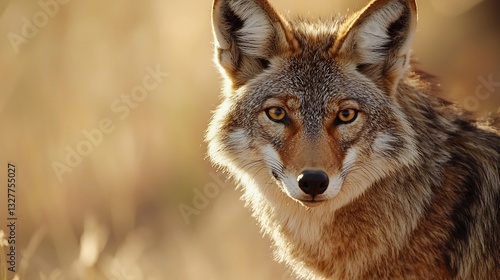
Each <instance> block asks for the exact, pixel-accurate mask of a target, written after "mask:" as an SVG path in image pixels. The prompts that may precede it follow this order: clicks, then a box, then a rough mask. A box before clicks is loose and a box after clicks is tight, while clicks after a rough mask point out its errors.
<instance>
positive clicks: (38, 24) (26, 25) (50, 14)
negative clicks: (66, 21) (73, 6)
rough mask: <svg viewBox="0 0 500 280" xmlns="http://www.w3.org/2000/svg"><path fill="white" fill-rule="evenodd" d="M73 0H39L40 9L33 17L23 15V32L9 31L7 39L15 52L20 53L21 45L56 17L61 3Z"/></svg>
mask: <svg viewBox="0 0 500 280" xmlns="http://www.w3.org/2000/svg"><path fill="white" fill-rule="evenodd" d="M70 1H71V0H39V1H38V6H39V7H40V9H39V10H38V11H36V12H35V13H33V15H32V16H31V18H28V17H22V18H21V22H22V27H21V34H17V33H15V32H9V33H8V34H7V39H9V42H10V45H11V46H12V49H14V52H15V53H19V51H20V47H21V45H25V44H27V43H28V42H29V40H30V39H33V38H35V36H36V35H38V32H39V31H40V29H42V28H44V27H45V26H46V25H47V24H48V23H49V20H50V19H52V18H54V17H55V16H56V15H57V14H58V13H59V10H60V8H61V5H66V4H68V3H69V2H70Z"/></svg>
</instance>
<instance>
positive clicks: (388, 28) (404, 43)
mask: <svg viewBox="0 0 500 280" xmlns="http://www.w3.org/2000/svg"><path fill="white" fill-rule="evenodd" d="M416 23H417V5H416V3H415V0H374V1H372V2H371V3H370V4H368V5H367V6H366V7H365V8H364V9H362V10H361V11H359V12H357V13H355V14H354V15H352V16H351V17H350V18H349V19H348V20H347V21H346V22H345V23H344V24H343V25H342V27H341V28H340V31H339V36H338V39H337V40H336V42H335V44H334V46H333V48H332V52H333V53H334V54H335V55H336V56H337V57H339V59H340V60H341V61H342V59H344V60H343V61H345V62H346V63H349V62H354V63H356V65H355V66H356V68H357V70H358V71H359V72H361V73H362V74H364V75H366V76H367V77H369V78H370V79H372V80H373V81H374V82H375V83H376V84H377V85H378V86H379V87H381V88H382V89H383V90H384V91H386V92H387V93H388V94H392V93H393V92H394V91H395V90H396V88H397V86H398V83H399V81H400V80H401V79H402V78H403V77H404V75H405V74H406V72H407V70H408V68H409V64H410V43H411V39H412V37H413V34H414V33H415V29H416Z"/></svg>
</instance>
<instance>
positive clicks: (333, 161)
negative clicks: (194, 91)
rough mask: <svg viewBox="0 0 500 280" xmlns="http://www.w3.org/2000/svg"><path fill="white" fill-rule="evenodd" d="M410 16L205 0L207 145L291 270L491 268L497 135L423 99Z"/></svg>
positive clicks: (480, 275)
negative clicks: (215, 96)
mask: <svg viewBox="0 0 500 280" xmlns="http://www.w3.org/2000/svg"><path fill="white" fill-rule="evenodd" d="M416 22H417V6H416V3H415V1H414V0H374V1H372V2H371V3H370V4H368V5H367V6H366V7H365V8H363V9H361V10H360V11H359V12H356V13H354V14H353V15H351V16H350V17H346V18H340V19H334V20H330V21H318V22H310V21H307V20H293V19H287V18H285V17H283V16H280V15H279V14H278V13H277V12H276V11H274V9H273V8H272V7H271V5H270V4H269V3H268V2H267V1H265V0H215V2H214V9H213V27H214V37H215V39H216V44H215V45H216V62H217V63H218V65H219V66H220V70H221V72H222V73H223V74H224V76H225V81H226V83H227V87H226V89H225V93H226V94H225V96H224V100H223V102H222V104H221V105H220V107H219V108H218V109H217V111H216V112H215V114H214V117H213V119H212V121H211V124H210V127H209V130H208V132H207V136H206V139H207V142H208V148H209V155H210V157H211V159H212V160H213V162H214V163H216V164H217V165H218V166H220V167H222V168H224V169H226V170H227V171H228V172H229V173H230V174H231V175H233V176H234V178H235V179H236V180H238V181H239V182H240V184H241V185H242V186H243V190H244V195H243V198H244V200H245V201H246V202H247V205H248V206H249V207H250V208H251V209H252V213H253V216H254V217H255V218H256V219H257V220H258V221H259V224H260V226H261V227H262V230H263V231H264V232H265V233H266V234H267V235H269V236H270V237H271V238H272V239H273V241H274V246H275V255H276V258H277V260H278V261H281V262H284V263H286V264H287V265H289V266H290V267H291V268H292V269H293V270H294V271H295V272H296V274H297V275H298V276H299V277H302V278H304V279H500V174H499V173H500V167H499V162H500V136H499V132H498V130H497V129H496V128H494V127H491V126H487V125H484V124H481V123H479V122H477V121H476V120H474V119H472V118H470V117H469V116H468V114H467V113H465V112H464V111H463V110H461V109H459V108H457V106H455V105H454V104H452V103H450V102H447V101H445V100H442V99H440V98H437V97H435V96H433V95H432V91H433V90H434V89H435V86H434V85H433V84H432V82H431V81H430V80H428V79H427V78H426V75H425V74H424V73H423V72H420V71H418V70H417V69H414V68H413V67H412V66H411V63H410V56H411V50H410V44H411V40H412V38H413V36H414V33H415V30H416ZM273 108H279V109H280V110H283V111H284V112H285V113H286V115H285V117H284V118H282V119H279V120H278V119H273V116H270V115H269V110H271V109H273ZM347 112H355V113H356V114H355V115H353V116H355V117H354V118H352V121H342V118H341V115H342V116H344V114H347ZM311 173H313V174H315V175H314V176H315V177H310V175H307V174H311ZM306 176H309V177H307V179H304V178H306ZM318 176H319V177H318ZM325 176H326V177H325ZM314 178H315V179H314ZM318 178H320V179H318ZM325 178H327V179H325ZM314 180H321V182H322V183H323V185H322V187H321V188H320V187H319V185H318V187H317V188H315V189H314V190H313V191H311V189H309V186H310V185H311V186H312V185H314V184H315V183H314V182H315V181H314ZM304 182H305V183H304Z"/></svg>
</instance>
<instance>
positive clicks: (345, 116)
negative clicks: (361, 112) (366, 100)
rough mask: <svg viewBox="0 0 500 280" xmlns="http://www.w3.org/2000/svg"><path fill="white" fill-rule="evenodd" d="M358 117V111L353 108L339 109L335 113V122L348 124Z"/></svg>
mask: <svg viewBox="0 0 500 280" xmlns="http://www.w3.org/2000/svg"><path fill="white" fill-rule="evenodd" d="M357 117H358V111H356V110H354V109H345V110H342V111H340V113H339V114H338V115H337V123H338V124H348V123H352V122H353V121H355V120H356V118H357Z"/></svg>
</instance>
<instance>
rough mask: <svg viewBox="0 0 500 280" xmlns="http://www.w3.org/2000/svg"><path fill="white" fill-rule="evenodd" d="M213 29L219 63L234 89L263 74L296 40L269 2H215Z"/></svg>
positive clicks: (246, 0) (260, 0) (263, 0)
mask: <svg viewBox="0 0 500 280" xmlns="http://www.w3.org/2000/svg"><path fill="white" fill-rule="evenodd" d="M212 27H213V33H214V37H215V47H216V53H215V55H216V60H217V62H218V63H219V65H220V66H221V67H222V69H223V72H225V73H226V74H227V77H228V79H229V81H230V82H231V84H232V86H233V88H238V87H240V86H241V85H243V84H245V83H246V82H247V81H248V80H249V79H251V78H253V77H254V76H255V75H257V74H258V73H260V72H262V71H263V70H264V69H265V68H267V67H268V66H269V60H270V59H271V58H272V57H273V56H276V55H278V54H280V53H283V52H286V51H288V50H290V49H291V48H292V45H293V44H294V41H295V40H294V39H293V36H292V35H291V32H290V31H289V30H288V25H287V23H286V22H285V21H284V20H283V19H282V18H281V17H280V16H279V15H278V14H277V13H276V12H275V11H274V9H273V8H272V7H271V6H270V5H269V3H268V2H267V1H266V0H215V1H214V3H213V13H212ZM290 43H291V44H292V45H291V44H290ZM295 44H296V43H295Z"/></svg>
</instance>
